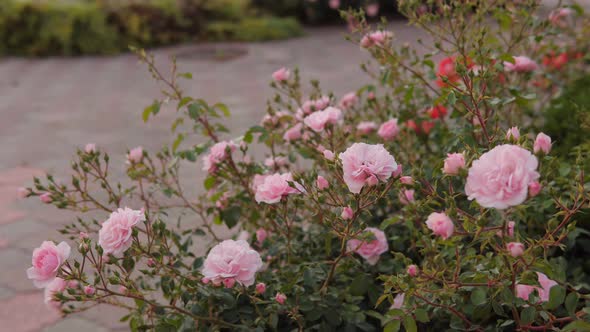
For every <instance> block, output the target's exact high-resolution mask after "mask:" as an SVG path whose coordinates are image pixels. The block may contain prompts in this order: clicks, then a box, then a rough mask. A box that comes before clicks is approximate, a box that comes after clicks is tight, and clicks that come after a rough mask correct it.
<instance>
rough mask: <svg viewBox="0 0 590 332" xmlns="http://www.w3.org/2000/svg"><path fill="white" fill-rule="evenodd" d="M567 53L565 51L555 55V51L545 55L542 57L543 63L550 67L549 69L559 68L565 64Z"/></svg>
mask: <svg viewBox="0 0 590 332" xmlns="http://www.w3.org/2000/svg"><path fill="white" fill-rule="evenodd" d="M568 60H569V59H568V55H567V53H561V54H559V55H555V53H553V52H552V53H551V54H549V55H547V56H545V57H543V65H544V66H546V67H550V68H551V69H557V70H559V69H561V67H563V66H565V65H566V64H567V62H568Z"/></svg>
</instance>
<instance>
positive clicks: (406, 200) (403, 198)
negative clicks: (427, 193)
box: [399, 189, 416, 205]
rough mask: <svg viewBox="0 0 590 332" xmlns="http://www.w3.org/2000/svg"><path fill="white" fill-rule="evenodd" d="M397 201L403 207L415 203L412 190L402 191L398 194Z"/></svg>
mask: <svg viewBox="0 0 590 332" xmlns="http://www.w3.org/2000/svg"><path fill="white" fill-rule="evenodd" d="M399 201H400V203H402V204H403V205H408V204H410V203H413V202H415V201H416V199H415V198H414V190H413V189H404V190H402V191H400V192H399Z"/></svg>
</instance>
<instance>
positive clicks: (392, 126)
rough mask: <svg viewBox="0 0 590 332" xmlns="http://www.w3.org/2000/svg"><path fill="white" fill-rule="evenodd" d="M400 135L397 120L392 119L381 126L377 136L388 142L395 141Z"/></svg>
mask: <svg viewBox="0 0 590 332" xmlns="http://www.w3.org/2000/svg"><path fill="white" fill-rule="evenodd" d="M398 134H399V126H398V124H397V119H391V120H388V121H386V122H384V123H382V124H381V127H379V131H377V135H379V136H380V137H381V138H382V139H384V140H386V141H391V140H393V139H394V138H395V137H396V136H397V135H398Z"/></svg>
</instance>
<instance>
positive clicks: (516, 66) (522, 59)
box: [504, 56, 539, 73]
mask: <svg viewBox="0 0 590 332" xmlns="http://www.w3.org/2000/svg"><path fill="white" fill-rule="evenodd" d="M513 59H514V63H511V62H508V61H505V62H504V68H505V69H506V71H513V72H517V73H526V72H531V71H535V70H536V69H537V68H538V67H539V66H538V65H537V63H536V62H535V61H533V60H531V58H529V57H526V56H515V57H513Z"/></svg>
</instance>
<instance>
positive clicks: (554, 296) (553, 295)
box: [545, 286, 565, 309]
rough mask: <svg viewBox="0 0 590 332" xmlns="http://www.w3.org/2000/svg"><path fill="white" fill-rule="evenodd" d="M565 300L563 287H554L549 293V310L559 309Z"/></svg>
mask: <svg viewBox="0 0 590 332" xmlns="http://www.w3.org/2000/svg"><path fill="white" fill-rule="evenodd" d="M564 299H565V289H564V288H563V287H561V286H553V287H551V290H550V291H549V302H547V304H545V308H547V309H555V308H557V307H559V306H560V305H561V304H562V303H563V300H564Z"/></svg>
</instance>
